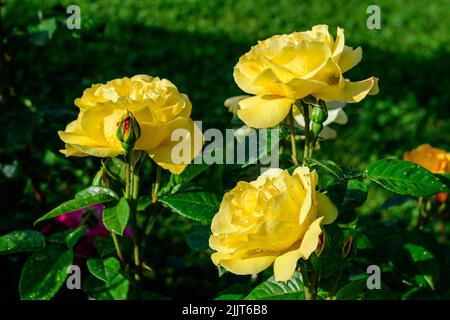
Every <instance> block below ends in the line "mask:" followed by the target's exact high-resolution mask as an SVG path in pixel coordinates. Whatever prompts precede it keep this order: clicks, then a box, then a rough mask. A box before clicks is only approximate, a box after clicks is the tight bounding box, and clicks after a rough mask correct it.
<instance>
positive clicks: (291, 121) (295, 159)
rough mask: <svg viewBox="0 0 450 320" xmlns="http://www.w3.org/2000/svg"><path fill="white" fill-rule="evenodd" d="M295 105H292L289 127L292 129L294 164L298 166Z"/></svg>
mask: <svg viewBox="0 0 450 320" xmlns="http://www.w3.org/2000/svg"><path fill="white" fill-rule="evenodd" d="M293 109H294V105H292V106H291V110H290V111H289V128H290V130H291V148H292V161H293V162H294V165H296V166H298V158H297V145H296V143H295V128H294V112H293Z"/></svg>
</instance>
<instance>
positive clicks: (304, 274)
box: [300, 265, 311, 300]
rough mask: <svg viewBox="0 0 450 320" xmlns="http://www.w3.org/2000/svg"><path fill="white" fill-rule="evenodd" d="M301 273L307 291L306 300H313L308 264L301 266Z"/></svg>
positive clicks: (304, 288)
mask: <svg viewBox="0 0 450 320" xmlns="http://www.w3.org/2000/svg"><path fill="white" fill-rule="evenodd" d="M300 273H301V274H302V280H303V290H304V291H305V300H311V290H310V282H309V277H308V270H307V269H306V265H302V266H300Z"/></svg>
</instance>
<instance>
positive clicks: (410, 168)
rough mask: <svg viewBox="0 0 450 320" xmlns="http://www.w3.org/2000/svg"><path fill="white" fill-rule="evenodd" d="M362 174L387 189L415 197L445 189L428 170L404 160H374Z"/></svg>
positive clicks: (425, 195) (426, 195)
mask: <svg viewBox="0 0 450 320" xmlns="http://www.w3.org/2000/svg"><path fill="white" fill-rule="evenodd" d="M364 176H365V177H367V178H368V179H370V180H372V181H374V182H376V183H378V184H379V185H381V186H382V187H384V188H386V189H387V190H389V191H392V192H395V193H399V194H404V195H410V196H415V197H428V196H431V195H433V194H436V193H438V192H444V191H446V189H447V188H446V187H445V185H444V184H443V183H442V182H441V181H440V180H439V178H437V177H436V176H434V175H433V174H432V173H431V172H430V171H428V170H427V169H425V168H423V167H421V166H419V165H417V164H414V163H412V162H408V161H404V160H393V159H384V160H378V161H375V162H374V163H372V164H370V165H369V166H368V167H367V170H366V171H365V172H364Z"/></svg>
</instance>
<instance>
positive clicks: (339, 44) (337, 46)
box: [333, 27, 345, 61]
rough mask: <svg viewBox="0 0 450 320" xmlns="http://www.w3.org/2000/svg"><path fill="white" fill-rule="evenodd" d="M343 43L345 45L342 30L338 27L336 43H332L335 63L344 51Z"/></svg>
mask: <svg viewBox="0 0 450 320" xmlns="http://www.w3.org/2000/svg"><path fill="white" fill-rule="evenodd" d="M344 43H345V36H344V29H342V28H339V27H338V28H337V35H336V41H335V42H334V50H333V57H335V58H336V60H337V61H339V58H340V55H341V54H342V51H343V50H344Z"/></svg>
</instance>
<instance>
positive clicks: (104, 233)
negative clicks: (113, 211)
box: [41, 204, 132, 265]
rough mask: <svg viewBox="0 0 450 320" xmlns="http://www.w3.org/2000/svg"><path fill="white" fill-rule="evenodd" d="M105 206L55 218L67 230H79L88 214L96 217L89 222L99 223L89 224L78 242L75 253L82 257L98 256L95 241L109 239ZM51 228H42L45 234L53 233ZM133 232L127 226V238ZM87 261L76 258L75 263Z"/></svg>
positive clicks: (93, 207) (125, 234)
mask: <svg viewBox="0 0 450 320" xmlns="http://www.w3.org/2000/svg"><path fill="white" fill-rule="evenodd" d="M103 209H104V206H103V204H96V205H93V206H91V207H89V208H84V209H80V210H76V211H73V212H69V213H66V214H63V215H60V216H58V217H56V218H55V221H57V222H59V223H60V224H62V225H64V226H65V227H66V228H67V229H72V228H77V227H79V226H81V224H82V221H83V218H85V217H86V214H91V215H94V216H95V217H96V219H89V221H92V220H93V221H98V223H97V224H96V225H94V226H92V225H89V223H88V224H87V226H88V227H87V228H86V230H85V233H84V235H85V236H84V237H83V238H82V239H81V240H80V241H79V242H78V244H77V245H76V246H75V248H74V251H75V253H76V254H78V255H80V256H86V257H93V256H95V255H96V249H95V245H94V239H95V238H96V237H108V236H109V231H108V230H107V229H106V228H105V225H104V224H103V220H102V215H103ZM51 229H52V228H51V226H50V225H46V226H44V227H43V228H42V230H41V231H42V232H43V233H49V232H50V231H51ZM131 235H132V232H131V228H130V227H129V226H127V227H126V228H125V230H124V236H125V237H131ZM84 260H85V259H82V258H81V259H80V258H79V257H77V258H76V261H75V263H76V264H78V265H83V264H84Z"/></svg>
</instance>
